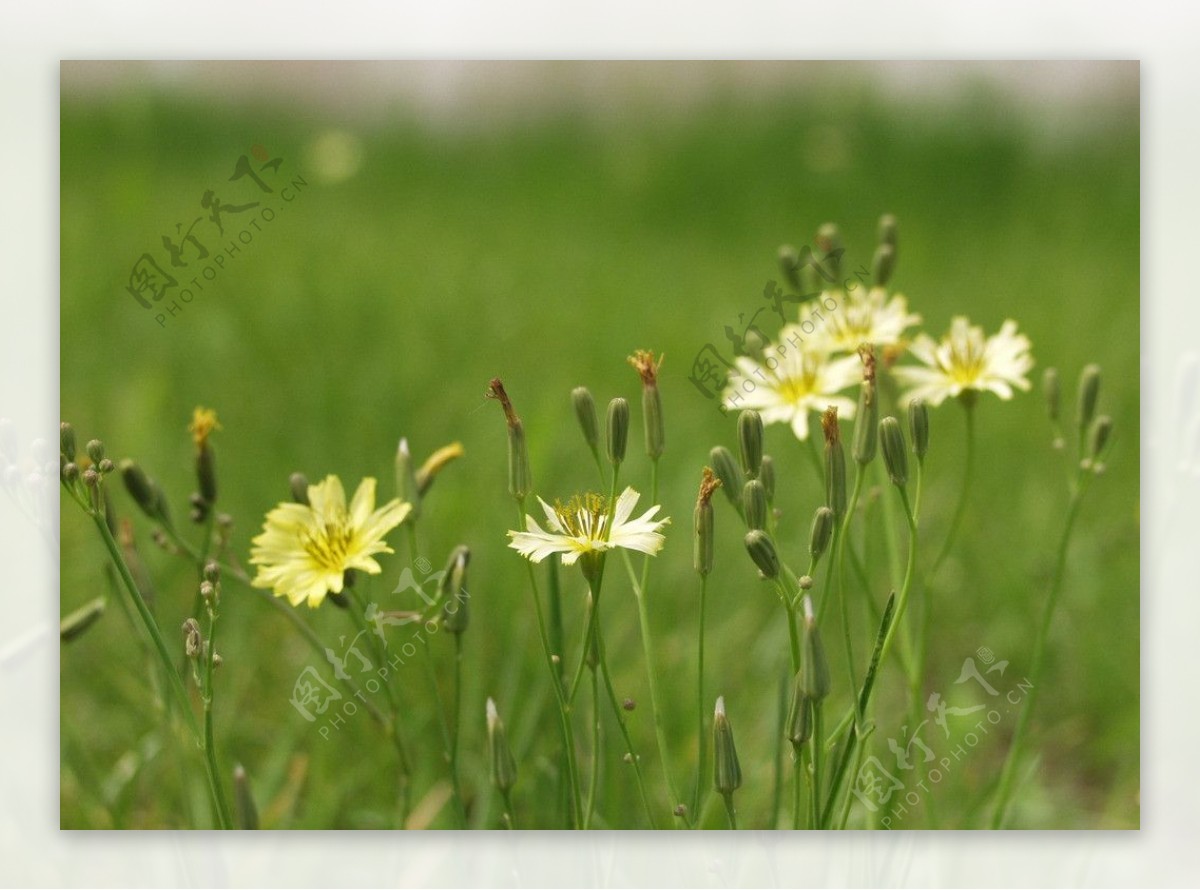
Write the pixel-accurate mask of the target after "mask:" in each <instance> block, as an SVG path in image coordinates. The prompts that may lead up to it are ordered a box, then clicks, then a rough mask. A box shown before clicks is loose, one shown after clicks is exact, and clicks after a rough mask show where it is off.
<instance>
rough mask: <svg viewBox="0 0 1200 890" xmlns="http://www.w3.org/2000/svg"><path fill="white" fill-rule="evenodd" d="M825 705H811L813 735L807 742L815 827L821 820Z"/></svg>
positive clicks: (818, 702) (820, 703) (816, 703)
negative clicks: (809, 753) (808, 745)
mask: <svg viewBox="0 0 1200 890" xmlns="http://www.w3.org/2000/svg"><path fill="white" fill-rule="evenodd" d="M824 707H825V703H824V702H822V701H820V700H817V701H814V702H813V703H812V709H813V734H812V738H811V739H810V740H809V741H810V742H811V743H812V794H811V795H810V799H811V801H812V807H811V810H812V816H811V818H812V824H813V826H814V827H815V826H817V825H819V824H820V819H821V812H820V810H821V803H820V800H821V754H822V749H823V748H824V747H825V733H824V726H823V723H822V712H823V710H824Z"/></svg>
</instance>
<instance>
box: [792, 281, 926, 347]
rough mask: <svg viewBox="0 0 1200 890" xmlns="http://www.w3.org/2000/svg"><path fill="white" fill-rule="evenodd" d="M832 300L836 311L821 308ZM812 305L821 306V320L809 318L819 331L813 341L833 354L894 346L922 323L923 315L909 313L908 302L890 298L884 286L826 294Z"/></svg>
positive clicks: (900, 296) (895, 296)
mask: <svg viewBox="0 0 1200 890" xmlns="http://www.w3.org/2000/svg"><path fill="white" fill-rule="evenodd" d="M829 300H836V301H837V303H838V306H837V308H836V309H833V310H827V309H820V308H819V307H820V305H821V304H823V303H825V302H826V301H829ZM812 305H813V306H814V307H818V308H817V311H819V312H820V317H819V318H818V317H817V316H816V315H815V314H814V315H810V316H808V321H810V322H811V324H812V325H813V326H815V328H816V330H815V332H814V334H813V336H812V337H811V341H812V342H813V344H814V345H815V346H816V347H817V348H819V349H822V350H824V351H826V352H831V353H836V352H854V351H856V350H857V349H858V347H859V346H861V345H862V344H863V343H871V344H873V345H874V346H893V345H895V344H897V343H899V342H900V341H901V339H903V337H904V332H905V331H906V330H908V328H910V327H912V326H913V325H917V324H920V323H921V316H919V315H917V314H915V313H911V312H909V311H908V301H907V300H906V299H905V298H904V296H903V295H901V294H893V295H892V296H891V297H889V296H888V292H887V291H886V290H884V289H883V288H882V287H872V288H870V289H867V288H864V287H858V288H855V289H854V290H852V291H850V292H849V293H843V292H841V291H838V292H835V293H825V294H822V295H821V299H820V300H818V301H816V302H814V303H813V304H812ZM802 314H803V313H802ZM802 320H803V319H802Z"/></svg>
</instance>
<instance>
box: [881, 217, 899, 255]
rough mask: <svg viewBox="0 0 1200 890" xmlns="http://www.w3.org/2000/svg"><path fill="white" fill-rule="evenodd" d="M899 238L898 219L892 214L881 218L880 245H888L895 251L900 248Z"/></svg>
mask: <svg viewBox="0 0 1200 890" xmlns="http://www.w3.org/2000/svg"><path fill="white" fill-rule="evenodd" d="M897 237H898V233H897V230H896V217H894V216H893V215H892V214H890V213H885V214H884V215H883V216H881V217H879V243H880V244H886V245H888V246H889V247H891V248H892V249H893V250H894V249H895V248H896V247H897V246H898V244H897Z"/></svg>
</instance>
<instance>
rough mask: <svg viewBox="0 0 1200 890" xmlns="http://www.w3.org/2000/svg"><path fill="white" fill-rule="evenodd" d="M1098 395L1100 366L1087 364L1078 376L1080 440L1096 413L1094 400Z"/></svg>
mask: <svg viewBox="0 0 1200 890" xmlns="http://www.w3.org/2000/svg"><path fill="white" fill-rule="evenodd" d="M1099 397H1100V366H1099V365H1088V366H1087V367H1086V368H1084V369H1083V373H1082V374H1081V375H1080V377H1079V411H1078V415H1079V416H1078V418H1077V419H1078V421H1079V437H1080V440H1081V441H1082V439H1083V437H1084V435H1086V433H1087V431H1088V428H1089V427H1091V425H1092V418H1093V417H1094V416H1095V415H1096V400H1097V399H1098V398H1099Z"/></svg>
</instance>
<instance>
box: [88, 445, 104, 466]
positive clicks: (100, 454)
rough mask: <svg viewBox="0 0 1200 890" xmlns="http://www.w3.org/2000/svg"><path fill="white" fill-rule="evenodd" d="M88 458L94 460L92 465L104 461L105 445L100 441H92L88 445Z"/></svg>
mask: <svg viewBox="0 0 1200 890" xmlns="http://www.w3.org/2000/svg"><path fill="white" fill-rule="evenodd" d="M87 456H88V457H90V458H91V459H92V463H94V464H98V463H100V461H102V460H104V443H103V442H101V441H100V440H99V439H92V440H91V441H90V442H88V443H87Z"/></svg>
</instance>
